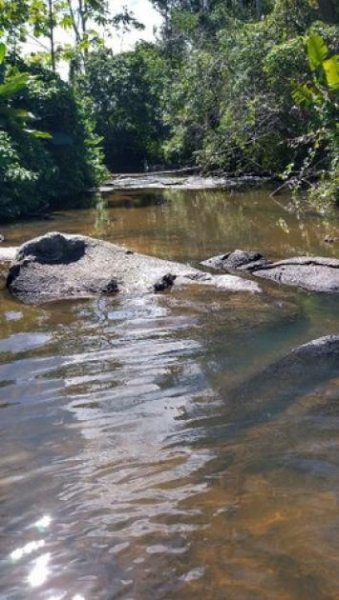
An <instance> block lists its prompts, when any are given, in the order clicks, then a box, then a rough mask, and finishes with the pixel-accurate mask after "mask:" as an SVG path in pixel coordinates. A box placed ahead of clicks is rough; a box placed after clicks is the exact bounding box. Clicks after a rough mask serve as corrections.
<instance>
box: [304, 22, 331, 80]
mask: <svg viewBox="0 0 339 600" xmlns="http://www.w3.org/2000/svg"><path fill="white" fill-rule="evenodd" d="M307 56H308V62H309V64H310V67H311V69H312V71H315V70H316V69H318V67H321V65H322V64H323V62H324V60H325V59H326V58H327V56H328V47H327V45H326V42H325V41H324V40H323V38H322V37H321V36H320V35H319V34H318V33H315V31H312V32H311V33H310V34H309V36H308V39H307Z"/></svg>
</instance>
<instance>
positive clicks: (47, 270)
mask: <svg viewBox="0 0 339 600" xmlns="http://www.w3.org/2000/svg"><path fill="white" fill-rule="evenodd" d="M192 283H196V284H201V285H210V286H214V287H218V288H220V289H223V290H226V291H230V292H239V291H241V292H244V291H245V292H260V291H261V290H260V287H259V286H258V284H257V283H256V282H253V281H248V280H245V279H242V278H241V277H236V276H234V275H220V276H214V275H210V274H209V273H204V272H203V271H199V270H198V269H194V268H192V267H190V266H186V265H183V264H180V263H176V262H171V261H167V260H162V259H159V258H154V257H151V256H145V255H142V254H138V253H134V252H131V251H130V250H126V249H125V248H122V247H120V246H116V245H115V244H111V243H109V242H104V241H102V240H98V239H94V238H90V237H86V236H80V235H67V234H63V233H49V234H47V235H44V236H42V237H38V238H35V239H33V240H31V241H29V242H27V243H25V244H23V245H22V246H21V247H20V248H19V249H18V251H17V254H16V261H15V262H14V263H13V264H12V266H11V268H10V271H9V275H8V279H7V287H8V289H9V290H10V292H11V293H12V294H13V295H14V296H15V297H17V298H19V299H20V300H22V301H24V302H26V303H30V304H37V303H42V302H49V301H53V300H61V299H67V298H89V297H93V296H95V295H97V294H106V295H111V294H116V293H117V292H125V293H133V294H143V293H147V292H155V293H156V292H161V291H163V290H165V289H169V288H172V287H174V286H177V285H180V284H192Z"/></svg>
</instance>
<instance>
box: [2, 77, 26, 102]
mask: <svg viewBox="0 0 339 600" xmlns="http://www.w3.org/2000/svg"><path fill="white" fill-rule="evenodd" d="M28 80H29V75H28V73H19V74H18V75H14V76H13V77H10V78H9V79H7V81H6V83H3V84H2V85H0V98H10V97H11V96H15V94H17V93H18V92H21V91H22V90H23V89H25V87H26V85H27V82H28Z"/></svg>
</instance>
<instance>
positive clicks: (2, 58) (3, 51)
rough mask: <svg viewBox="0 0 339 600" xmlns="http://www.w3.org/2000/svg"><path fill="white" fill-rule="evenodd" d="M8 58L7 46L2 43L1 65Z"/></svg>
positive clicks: (0, 45) (0, 46)
mask: <svg viewBox="0 0 339 600" xmlns="http://www.w3.org/2000/svg"><path fill="white" fill-rule="evenodd" d="M5 56H6V46H5V44H3V42H0V65H1V64H2V63H3V62H4V59H5Z"/></svg>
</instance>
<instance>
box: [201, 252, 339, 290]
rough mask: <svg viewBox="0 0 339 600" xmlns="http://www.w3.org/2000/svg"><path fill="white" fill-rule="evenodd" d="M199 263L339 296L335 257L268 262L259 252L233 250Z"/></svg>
mask: <svg viewBox="0 0 339 600" xmlns="http://www.w3.org/2000/svg"><path fill="white" fill-rule="evenodd" d="M202 264H203V265H205V266H208V267H211V268H214V269H216V270H222V271H242V272H246V271H247V272H250V273H252V274H253V275H255V276H256V277H262V278H263V279H269V280H271V281H276V282H277V283H282V284H285V285H291V286H295V287H300V288H303V289H305V290H310V291H315V292H328V293H339V260H338V259H336V258H325V257H318V256H316V257H311V256H296V257H292V258H287V259H285V260H280V261H278V262H271V261H269V260H267V259H266V258H265V257H264V256H262V255H261V254H259V253H258V252H247V251H244V250H234V251H233V252H229V253H227V254H224V255H221V256H214V257H212V258H210V259H208V260H205V261H203V263H202Z"/></svg>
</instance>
